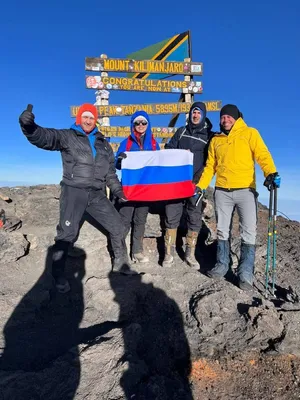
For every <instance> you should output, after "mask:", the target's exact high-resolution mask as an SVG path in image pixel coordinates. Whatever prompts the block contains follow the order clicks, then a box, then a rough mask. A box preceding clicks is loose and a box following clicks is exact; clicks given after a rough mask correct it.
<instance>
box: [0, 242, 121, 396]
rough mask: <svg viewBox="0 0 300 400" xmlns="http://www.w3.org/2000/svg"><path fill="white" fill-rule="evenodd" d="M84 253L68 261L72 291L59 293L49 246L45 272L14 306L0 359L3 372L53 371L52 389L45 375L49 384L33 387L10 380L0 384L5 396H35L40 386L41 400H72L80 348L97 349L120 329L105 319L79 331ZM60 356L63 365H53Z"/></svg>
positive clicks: (77, 379) (77, 375)
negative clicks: (4, 384)
mask: <svg viewBox="0 0 300 400" xmlns="http://www.w3.org/2000/svg"><path fill="white" fill-rule="evenodd" d="M82 253H83V256H82V257H79V258H76V259H74V258H73V259H68V263H67V269H66V275H67V279H68V280H69V282H70V286H71V291H70V292H69V293H67V294H60V293H58V292H56V291H55V289H54V286H53V281H52V276H51V260H52V247H50V248H49V249H48V251H47V256H46V262H45V269H44V272H43V274H42V275H41V277H40V278H39V280H38V281H37V282H36V283H35V285H34V286H33V287H32V288H31V290H30V291H29V292H28V293H27V294H26V295H25V296H24V297H23V298H22V299H21V301H20V302H19V304H18V305H17V306H16V307H15V309H14V311H13V312H12V314H11V316H10V318H9V319H8V321H7V322H6V324H5V327H4V331H3V334H4V338H5V348H4V349H3V351H2V354H1V357H0V370H2V371H17V370H23V371H25V372H29V371H30V372H33V371H35V372H37V371H41V370H44V369H45V368H51V367H53V368H55V371H56V373H55V374H54V375H55V376H52V377H51V385H50V384H49V381H48V378H49V377H48V375H47V374H43V375H41V376H45V382H43V381H42V380H38V381H37V382H38V383H36V384H35V385H34V386H35V387H34V388H33V387H32V388H31V387H30V383H29V386H28V388H26V390H25V389H24V388H23V389H20V385H17V384H15V383H14V381H13V380H11V381H10V387H8V385H9V383H7V386H6V387H5V386H3V385H1V386H2V388H1V392H2V394H3V395H4V398H6V397H5V393H6V391H8V390H9V391H10V392H9V393H10V395H11V396H12V395H13V396H14V397H13V398H23V399H27V398H31V397H30V396H29V395H28V396H29V397H26V395H27V390H28V393H31V392H30V390H34V391H35V392H36V391H37V385H38V392H39V396H40V397H39V398H44V399H47V400H50V399H53V400H60V399H63V400H69V399H73V398H74V396H75V394H76V390H77V387H78V384H79V381H80V370H81V368H80V359H79V344H81V343H86V344H88V345H93V341H94V340H95V339H97V342H98V343H99V342H101V335H104V334H105V333H107V332H109V331H110V330H111V329H114V328H116V327H120V324H119V323H116V322H110V321H106V322H103V323H100V324H96V325H93V326H90V327H87V328H79V325H80V323H81V321H82V318H83V314H84V308H85V307H84V296H83V290H84V282H83V280H84V276H85V259H86V255H85V253H84V251H83V250H82ZM103 340H104V339H103ZM106 340H108V339H106ZM59 357H62V359H60V360H61V361H60V362H59V363H58V364H56V365H54V364H55V361H56V360H57V359H58V358H59ZM56 369H58V370H56ZM49 371H50V370H49ZM49 373H50V372H49ZM13 375H14V374H12V376H13ZM16 379H17V378H16ZM20 390H21V391H20ZM24 390H25V392H26V393H25V392H24ZM18 396H19V397H18ZM32 398H33V397H32Z"/></svg>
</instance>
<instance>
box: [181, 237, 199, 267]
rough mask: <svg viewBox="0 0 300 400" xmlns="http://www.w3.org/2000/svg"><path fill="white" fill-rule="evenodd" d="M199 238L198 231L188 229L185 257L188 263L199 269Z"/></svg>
mask: <svg viewBox="0 0 300 400" xmlns="http://www.w3.org/2000/svg"><path fill="white" fill-rule="evenodd" d="M197 239H198V232H194V231H188V233H187V236H186V249H185V255H184V259H185V262H186V263H187V265H189V266H190V267H192V268H195V269H197V270H198V269H199V267H200V265H199V263H198V261H197V260H196V258H195V251H196V243H197Z"/></svg>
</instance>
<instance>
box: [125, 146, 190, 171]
mask: <svg viewBox="0 0 300 400" xmlns="http://www.w3.org/2000/svg"><path fill="white" fill-rule="evenodd" d="M126 155H127V157H126V158H125V159H123V160H122V169H125V168H126V169H140V168H144V167H149V166H151V167H157V166H160V167H179V166H181V165H193V157H194V155H193V153H192V152H190V151H188V150H177V149H169V150H158V151H150V150H149V151H132V152H126Z"/></svg>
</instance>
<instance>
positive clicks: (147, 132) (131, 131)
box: [130, 110, 152, 147]
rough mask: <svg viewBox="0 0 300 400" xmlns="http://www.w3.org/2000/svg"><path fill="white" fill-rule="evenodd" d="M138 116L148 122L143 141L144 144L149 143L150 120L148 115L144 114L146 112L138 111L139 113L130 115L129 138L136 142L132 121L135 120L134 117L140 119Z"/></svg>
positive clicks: (150, 133)
mask: <svg viewBox="0 0 300 400" xmlns="http://www.w3.org/2000/svg"><path fill="white" fill-rule="evenodd" d="M140 116H141V117H144V118H146V120H147V121H148V125H147V129H146V132H145V140H144V143H145V144H146V143H148V142H151V138H152V130H151V124H150V119H149V115H148V114H147V113H146V111H143V110H140V111H136V112H135V113H134V114H132V116H131V120H130V136H131V137H132V139H133V140H134V141H135V142H136V137H135V134H134V125H133V121H134V120H135V119H136V117H140ZM145 147H146V146H145Z"/></svg>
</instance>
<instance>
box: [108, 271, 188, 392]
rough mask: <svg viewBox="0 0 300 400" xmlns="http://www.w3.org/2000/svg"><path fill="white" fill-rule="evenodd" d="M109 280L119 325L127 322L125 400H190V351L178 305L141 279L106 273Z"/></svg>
mask: <svg viewBox="0 0 300 400" xmlns="http://www.w3.org/2000/svg"><path fill="white" fill-rule="evenodd" d="M109 279H110V284H111V287H112V289H113V291H114V294H115V297H114V300H115V302H116V303H117V304H118V305H119V308H120V314H119V322H120V323H122V322H123V321H127V324H126V325H124V326H123V328H122V332H123V339H124V355H123V357H122V359H121V360H120V363H123V364H124V372H123V375H122V377H121V379H120V384H121V387H122V388H123V390H124V394H125V398H126V399H132V398H136V399H139V400H149V399H157V400H192V399H193V396H192V391H191V387H190V384H189V374H190V372H191V358H190V347H189V343H188V340H187V337H186V334H185V330H184V323H183V317H182V313H181V311H180V309H179V307H178V305H177V304H176V302H175V301H174V300H173V299H171V298H170V297H168V296H167V294H166V293H165V292H164V291H163V290H162V289H159V288H157V287H155V286H154V285H153V284H152V283H144V282H143V281H142V276H141V275H135V276H130V277H124V276H121V275H118V274H113V273H110V274H109Z"/></svg>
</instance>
